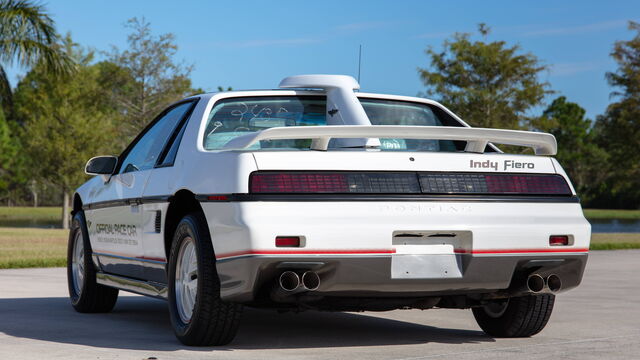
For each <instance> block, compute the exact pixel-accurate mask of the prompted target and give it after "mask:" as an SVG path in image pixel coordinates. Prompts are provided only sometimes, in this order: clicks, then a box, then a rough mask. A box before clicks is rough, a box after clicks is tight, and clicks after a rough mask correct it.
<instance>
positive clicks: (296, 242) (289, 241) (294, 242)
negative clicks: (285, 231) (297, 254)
mask: <svg viewBox="0 0 640 360" xmlns="http://www.w3.org/2000/svg"><path fill="white" fill-rule="evenodd" d="M276 247H300V238H299V237H297V236H278V237H276Z"/></svg>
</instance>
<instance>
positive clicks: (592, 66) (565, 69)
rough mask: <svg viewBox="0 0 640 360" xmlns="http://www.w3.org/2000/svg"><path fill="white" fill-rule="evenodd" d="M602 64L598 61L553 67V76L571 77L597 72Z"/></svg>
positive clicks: (555, 65)
mask: <svg viewBox="0 0 640 360" xmlns="http://www.w3.org/2000/svg"><path fill="white" fill-rule="evenodd" d="M599 67H600V63H598V62H596V61H586V62H570V63H559V64H553V65H551V69H550V70H551V76H571V75H575V74H578V73H583V72H588V71H593V70H596V69H598V68H599Z"/></svg>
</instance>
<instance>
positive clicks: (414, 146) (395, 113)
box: [203, 96, 464, 152]
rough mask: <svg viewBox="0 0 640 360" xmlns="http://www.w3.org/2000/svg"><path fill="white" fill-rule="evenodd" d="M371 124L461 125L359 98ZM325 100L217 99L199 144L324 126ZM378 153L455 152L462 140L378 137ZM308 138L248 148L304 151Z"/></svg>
mask: <svg viewBox="0 0 640 360" xmlns="http://www.w3.org/2000/svg"><path fill="white" fill-rule="evenodd" d="M360 103H361V104H362V106H363V108H364V110H365V112H366V113H367V116H368V117H369V119H370V120H371V123H372V124H373V125H405V126H462V125H461V124H460V123H459V122H458V121H456V120H455V119H454V118H452V117H451V116H450V115H449V114H447V113H445V112H444V111H443V110H442V109H440V108H438V107H436V106H433V105H429V104H424V103H416V102H409V101H398V100H384V99H373V98H361V99H360ZM325 114H326V100H325V97H323V96H257V97H237V98H228V99H223V100H220V101H218V102H217V103H216V104H215V106H214V107H213V109H212V110H211V112H210V114H209V116H208V119H207V126H206V128H205V133H204V139H203V146H204V148H205V149H206V150H220V149H222V148H223V147H224V146H225V144H227V143H228V142H229V141H230V140H232V139H234V138H236V137H238V136H241V135H244V134H246V133H248V132H254V131H260V130H264V129H267V128H272V127H284V126H324V125H326V123H327V121H326V115H325ZM380 142H381V146H380V150H382V151H445V152H451V151H457V150H461V149H462V148H464V142H457V141H450V140H420V139H380ZM310 144H311V140H305V139H302V140H299V139H298V140H271V141H261V142H260V143H256V144H254V145H253V146H252V148H251V149H250V150H263V149H264V150H275V149H285V150H307V149H308V148H309V145H310Z"/></svg>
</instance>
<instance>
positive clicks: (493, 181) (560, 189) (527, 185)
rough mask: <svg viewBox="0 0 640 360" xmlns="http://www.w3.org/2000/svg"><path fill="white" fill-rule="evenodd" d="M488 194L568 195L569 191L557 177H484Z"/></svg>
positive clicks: (562, 179)
mask: <svg viewBox="0 0 640 360" xmlns="http://www.w3.org/2000/svg"><path fill="white" fill-rule="evenodd" d="M485 180H486V182H487V190H488V192H489V193H502V194H534V195H569V194H571V189H569V185H567V182H566V181H565V180H564V178H562V177H561V176H558V175H510V174H504V175H502V174H501V175H497V174H496V175H485Z"/></svg>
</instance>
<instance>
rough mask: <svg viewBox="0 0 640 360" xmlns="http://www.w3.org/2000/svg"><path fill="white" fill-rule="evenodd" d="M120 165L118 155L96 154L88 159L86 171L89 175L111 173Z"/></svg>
mask: <svg viewBox="0 0 640 360" xmlns="http://www.w3.org/2000/svg"><path fill="white" fill-rule="evenodd" d="M116 165H118V157H117V156H96V157H93V158H91V159H90V160H89V161H87V165H86V166H85V167H84V172H85V173H86V174H87V175H111V174H113V172H114V171H115V170H116Z"/></svg>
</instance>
